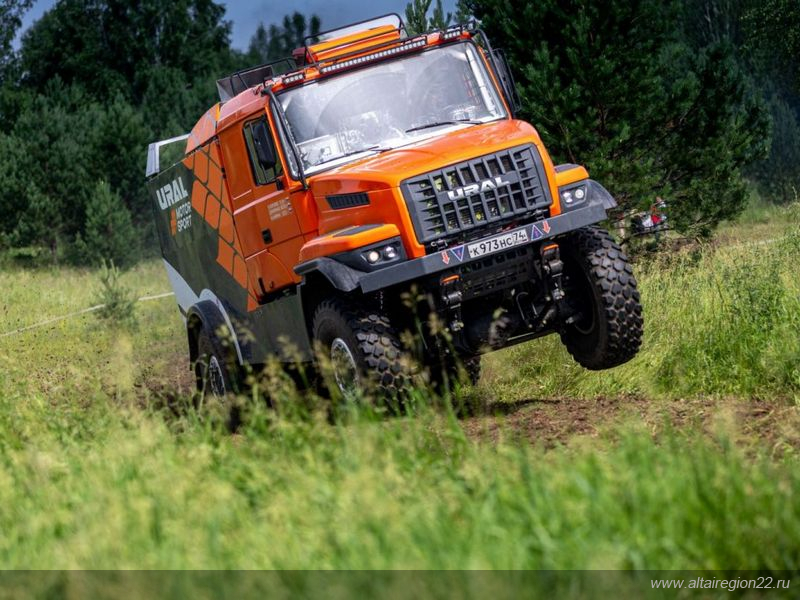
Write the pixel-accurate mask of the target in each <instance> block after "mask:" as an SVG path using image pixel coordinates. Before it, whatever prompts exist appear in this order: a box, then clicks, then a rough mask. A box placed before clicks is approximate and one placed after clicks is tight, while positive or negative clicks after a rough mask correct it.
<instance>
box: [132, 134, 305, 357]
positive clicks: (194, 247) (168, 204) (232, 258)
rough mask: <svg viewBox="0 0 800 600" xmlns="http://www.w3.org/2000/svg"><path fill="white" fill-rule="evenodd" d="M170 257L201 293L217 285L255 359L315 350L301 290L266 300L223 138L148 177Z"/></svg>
mask: <svg viewBox="0 0 800 600" xmlns="http://www.w3.org/2000/svg"><path fill="white" fill-rule="evenodd" d="M148 188H149V190H150V193H151V196H152V198H153V200H154V202H153V211H154V213H155V219H156V229H157V231H158V237H159V242H160V244H161V249H162V253H163V256H164V259H165V260H166V261H167V262H168V263H169V264H170V266H172V267H173V268H174V269H175V270H176V271H177V272H178V273H180V275H181V277H182V278H183V279H184V280H185V281H186V283H187V284H188V286H189V287H190V288H191V290H192V292H194V294H195V295H196V296H200V294H201V293H202V291H203V290H206V289H207V290H211V291H213V293H214V295H215V296H216V297H217V298H219V299H220V301H221V303H222V304H223V308H224V310H225V312H226V313H227V314H228V316H229V318H230V320H231V323H232V324H233V326H234V329H235V330H236V337H237V339H238V341H239V346H240V348H241V351H242V357H243V359H244V360H245V361H247V362H263V361H265V360H266V357H267V356H269V355H274V354H279V355H283V354H284V352H285V350H286V349H287V344H288V346H289V347H291V348H292V351H295V352H298V353H299V355H300V357H301V358H305V357H307V356H308V355H309V353H310V343H309V341H308V335H307V332H306V330H305V326H304V324H303V318H302V310H301V308H300V304H299V299H298V298H297V295H296V294H295V295H289V296H287V297H285V298H281V299H279V300H275V301H272V302H270V303H269V304H265V305H259V303H258V300H257V299H256V297H255V295H254V293H253V289H252V286H250V285H249V280H248V273H247V265H246V263H245V260H244V256H243V255H242V251H241V246H240V243H239V239H238V237H237V235H236V231H235V229H234V223H233V212H232V210H231V203H230V197H229V194H228V189H227V185H226V184H225V180H224V175H223V170H222V166H221V161H220V159H219V148H218V142H217V141H212V142H211V143H210V144H207V145H205V146H201V147H199V148H197V149H196V150H194V151H193V152H192V153H191V154H190V155H189V156H187V157H186V158H185V159H184V160H183V161H182V162H180V163H178V164H176V165H174V166H172V167H170V168H168V169H166V170H165V171H163V172H161V173H160V174H158V175H157V176H155V177H154V178H153V179H151V180H150V181H149V182H148Z"/></svg>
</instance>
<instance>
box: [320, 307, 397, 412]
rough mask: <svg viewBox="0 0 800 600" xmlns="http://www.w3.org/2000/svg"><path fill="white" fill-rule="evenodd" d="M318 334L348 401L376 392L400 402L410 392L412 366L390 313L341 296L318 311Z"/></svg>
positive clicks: (337, 381) (335, 377) (321, 349)
mask: <svg viewBox="0 0 800 600" xmlns="http://www.w3.org/2000/svg"><path fill="white" fill-rule="evenodd" d="M313 331H314V339H315V340H316V341H317V342H318V343H319V344H320V346H321V348H320V351H321V352H322V353H323V359H326V360H330V361H331V369H332V371H333V379H334V383H335V385H337V386H338V388H339V391H340V392H341V393H342V394H343V395H344V396H345V397H347V396H348V395H351V394H353V393H355V392H356V391H358V390H361V391H368V390H374V391H375V392H377V395H378V396H381V397H382V398H384V399H397V398H402V397H403V395H404V394H405V393H407V392H408V390H409V388H410V384H411V379H410V376H409V363H408V361H407V360H405V358H406V357H405V353H404V352H403V347H402V344H401V343H400V337H399V335H398V332H397V331H396V330H395V329H394V328H393V327H392V325H391V323H390V322H389V319H388V318H387V317H386V316H385V315H383V314H380V313H379V312H378V311H376V310H374V309H372V308H369V307H366V306H359V305H357V304H355V303H353V302H347V301H345V300H342V299H338V298H337V299H331V300H324V301H323V302H322V303H321V304H320V305H319V307H318V308H317V310H316V312H315V313H314V324H313ZM340 361H341V362H340ZM348 363H351V364H350V365H349V366H348ZM348 370H349V371H350V372H348Z"/></svg>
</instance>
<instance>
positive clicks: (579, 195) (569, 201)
mask: <svg viewBox="0 0 800 600" xmlns="http://www.w3.org/2000/svg"><path fill="white" fill-rule="evenodd" d="M559 193H560V195H561V207H562V209H564V210H569V209H570V208H573V207H575V206H578V205H580V204H583V202H584V201H585V200H586V196H587V191H586V184H585V183H582V184H579V185H571V186H570V187H568V188H562V189H561V190H560V192H559Z"/></svg>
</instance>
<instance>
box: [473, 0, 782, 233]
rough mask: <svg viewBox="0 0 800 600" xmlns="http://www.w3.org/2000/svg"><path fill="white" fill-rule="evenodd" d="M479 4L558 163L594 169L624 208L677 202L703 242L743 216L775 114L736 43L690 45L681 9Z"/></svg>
mask: <svg viewBox="0 0 800 600" xmlns="http://www.w3.org/2000/svg"><path fill="white" fill-rule="evenodd" d="M468 4H469V7H470V9H471V11H472V12H473V14H475V15H476V16H477V17H478V18H480V19H481V20H482V27H483V28H484V29H485V30H486V32H487V34H488V35H489V36H490V38H491V39H492V41H493V43H494V44H495V46H502V47H504V48H505V50H506V52H507V54H508V57H509V60H510V63H511V66H512V69H513V70H514V71H515V74H516V78H517V83H518V85H519V87H520V92H521V96H522V99H523V107H524V108H523V116H524V117H525V118H527V119H528V120H529V121H531V122H532V123H533V124H534V125H535V126H536V127H537V128H538V129H539V132H540V133H541V135H542V137H543V138H544V141H545V143H546V144H547V146H548V148H549V150H550V151H551V153H552V154H553V155H554V158H555V159H556V160H558V161H569V162H581V163H584V164H586V165H587V166H588V167H589V169H590V171H591V172H592V174H593V176H595V177H596V178H598V179H599V180H601V181H602V182H603V183H604V184H606V185H607V187H608V188H609V189H610V190H611V192H612V193H613V194H614V195H615V196H616V197H617V199H618V201H619V202H620V204H621V206H622V207H623V208H639V207H644V206H647V205H648V204H649V203H651V202H652V201H653V200H654V198H655V197H656V196H661V197H663V198H666V199H667V201H668V203H669V207H670V208H669V210H670V215H671V217H672V219H673V222H674V223H676V224H677V225H678V227H679V228H680V229H682V230H683V231H686V232H689V233H692V234H707V233H709V232H710V231H711V229H712V228H713V226H714V225H715V224H716V223H718V222H719V221H720V220H721V219H724V218H727V217H730V216H733V215H735V214H737V213H738V212H739V211H740V210H741V208H742V207H743V205H744V203H745V199H746V196H747V194H746V184H745V181H744V178H743V176H742V168H743V166H744V165H746V164H748V163H750V162H752V161H753V160H754V159H756V158H758V157H759V156H760V155H762V153H763V152H764V148H765V142H766V141H767V139H768V120H767V118H766V111H765V109H764V107H763V103H760V102H759V101H758V98H757V97H754V95H753V94H752V92H751V90H750V89H749V87H748V81H749V80H748V78H747V76H746V74H745V73H744V72H743V71H742V69H741V68H740V66H739V65H738V64H737V62H736V61H735V60H734V58H733V49H732V47H731V45H730V44H729V43H728V42H727V41H726V40H722V41H719V42H717V43H712V44H709V45H707V46H705V47H704V48H701V49H696V48H692V47H691V46H690V45H689V44H688V43H687V42H686V40H685V37H684V36H683V32H682V31H681V29H680V27H676V26H675V24H676V22H678V23H679V22H680V16H681V12H680V11H681V9H682V6H681V5H680V4H678V3H674V2H670V3H664V2H660V1H659V0H634V1H628V0H608V1H605V2H600V1H597V0H596V1H592V2H580V1H578V0H569V1H566V2H565V1H559V0H541V1H539V2H535V3H531V2H524V1H522V0H470V1H469V2H468ZM531 40H534V41H533V42H531Z"/></svg>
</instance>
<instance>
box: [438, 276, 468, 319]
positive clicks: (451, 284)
mask: <svg viewBox="0 0 800 600" xmlns="http://www.w3.org/2000/svg"><path fill="white" fill-rule="evenodd" d="M439 289H440V290H441V297H442V302H444V305H445V306H446V307H447V308H448V309H449V311H450V315H451V317H452V318H451V320H450V323H449V326H450V330H451V331H453V332H457V331H461V330H462V329H463V328H464V321H462V319H461V300H462V299H463V293H462V291H461V277H460V276H459V275H448V276H446V277H442V278H441V279H440V280H439Z"/></svg>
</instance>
